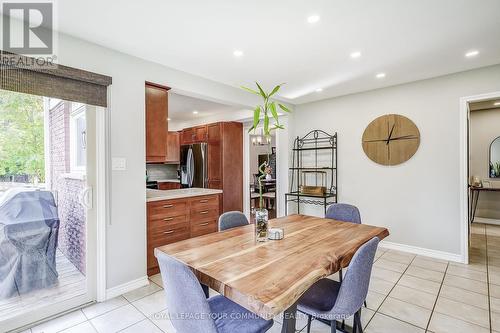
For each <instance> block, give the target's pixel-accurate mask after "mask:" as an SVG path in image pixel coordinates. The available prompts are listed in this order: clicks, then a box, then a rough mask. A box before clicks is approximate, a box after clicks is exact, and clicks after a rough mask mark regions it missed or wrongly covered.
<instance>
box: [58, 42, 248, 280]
mask: <svg viewBox="0 0 500 333" xmlns="http://www.w3.org/2000/svg"><path fill="white" fill-rule="evenodd" d="M58 51H59V52H58V55H57V56H58V62H59V63H60V64H63V65H67V66H71V67H75V68H80V69H85V70H89V71H93V72H96V73H100V74H105V75H109V76H111V77H112V78H113V84H112V85H111V87H110V103H109V108H110V110H108V112H111V155H112V156H120V157H125V158H126V159H127V170H126V171H114V172H112V175H111V177H112V179H111V205H110V206H111V221H110V224H109V225H108V226H107V237H106V240H107V245H106V247H107V288H111V287H115V286H118V285H121V284H124V283H127V282H129V281H133V280H136V279H138V278H141V277H143V276H145V275H146V204H145V197H146V189H145V166H146V161H145V133H144V132H145V127H144V123H145V122H144V117H145V116H144V82H145V81H151V82H155V83H159V84H162V85H166V86H170V87H175V88H176V90H178V91H189V92H192V93H193V94H194V95H196V96H198V97H201V98H203V97H204V96H209V97H210V99H211V100H220V101H225V102H226V103H228V104H237V105H243V106H245V107H250V106H252V105H255V103H256V102H258V99H257V98H256V97H254V96H253V95H251V94H248V93H246V92H244V91H242V90H241V89H238V88H233V87H229V86H226V85H222V84H219V83H216V82H213V81H210V80H206V79H202V78H200V77H197V76H194V75H190V74H187V73H185V72H181V71H177V70H174V69H170V68H167V67H164V66H161V65H158V64H155V63H151V62H147V61H143V60H141V59H138V58H135V57H131V56H128V55H125V54H123V53H119V52H116V51H113V50H110V49H107V48H104V47H100V46H97V45H95V44H90V43H87V42H85V41H82V40H79V39H75V38H72V37H69V36H66V35H60V36H59V50H58Z"/></svg>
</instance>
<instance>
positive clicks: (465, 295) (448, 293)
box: [439, 284, 488, 310]
mask: <svg viewBox="0 0 500 333" xmlns="http://www.w3.org/2000/svg"><path fill="white" fill-rule="evenodd" d="M439 296H440V297H445V298H448V299H451V300H454V301H457V302H463V303H465V304H469V305H473V306H477V307H478V308H481V309H484V310H488V296H486V295H483V294H479V293H475V292H472V291H468V290H465V289H462V288H457V287H453V286H448V285H446V284H443V285H442V286H441V291H440V293H439Z"/></svg>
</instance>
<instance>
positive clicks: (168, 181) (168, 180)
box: [150, 178, 181, 183]
mask: <svg viewBox="0 0 500 333" xmlns="http://www.w3.org/2000/svg"><path fill="white" fill-rule="evenodd" d="M150 181H152V182H157V183H180V182H181V181H180V179H176V178H171V179H151V180H150Z"/></svg>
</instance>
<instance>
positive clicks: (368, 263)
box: [331, 237, 380, 318]
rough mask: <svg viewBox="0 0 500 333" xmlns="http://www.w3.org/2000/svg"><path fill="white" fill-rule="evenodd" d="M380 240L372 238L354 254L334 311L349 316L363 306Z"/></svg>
mask: <svg viewBox="0 0 500 333" xmlns="http://www.w3.org/2000/svg"><path fill="white" fill-rule="evenodd" d="M379 241H380V240H379V239H378V237H374V238H372V239H371V240H369V241H368V242H366V243H365V244H363V245H362V246H361V247H360V248H359V249H358V251H356V253H355V254H354V256H353V258H352V260H351V263H350V264H349V269H348V270H347V273H346V274H345V276H344V278H343V279H342V284H341V286H340V290H339V294H338V297H337V300H336V302H335V305H334V306H333V308H332V310H331V311H332V312H334V313H337V314H342V315H345V316H346V318H347V317H349V316H351V315H353V314H354V313H356V312H357V311H358V310H359V309H360V308H361V307H362V306H363V303H364V302H365V300H366V295H367V294H368V286H369V284H370V276H371V273H372V266H373V259H374V258H375V252H376V251H377V246H378V243H379Z"/></svg>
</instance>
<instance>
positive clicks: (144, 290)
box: [123, 282, 161, 302]
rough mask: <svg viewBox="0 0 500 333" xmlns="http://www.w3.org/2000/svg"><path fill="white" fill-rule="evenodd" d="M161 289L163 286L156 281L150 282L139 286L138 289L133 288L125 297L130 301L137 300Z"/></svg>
mask: <svg viewBox="0 0 500 333" xmlns="http://www.w3.org/2000/svg"><path fill="white" fill-rule="evenodd" d="M159 290H161V287H160V286H158V285H157V284H156V283H153V282H150V283H149V284H148V285H147V286H144V287H141V288H137V289H136V290H132V291H131V292H128V293H126V294H123V297H125V298H126V299H127V301H129V302H133V301H137V300H138V299H140V298H143V297H146V296H149V295H151V294H153V293H155V292H157V291H159Z"/></svg>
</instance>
